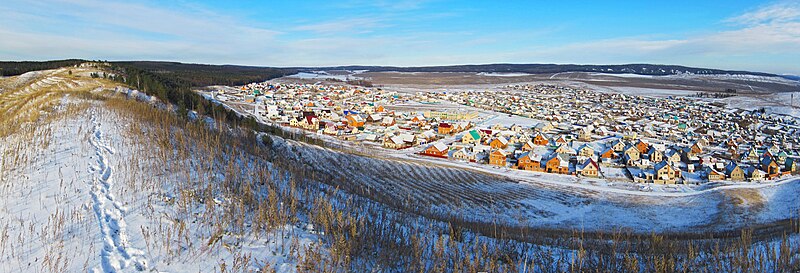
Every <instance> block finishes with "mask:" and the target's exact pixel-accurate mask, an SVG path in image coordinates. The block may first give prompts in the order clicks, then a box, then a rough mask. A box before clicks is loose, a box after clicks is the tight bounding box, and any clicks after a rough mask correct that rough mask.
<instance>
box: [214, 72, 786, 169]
mask: <svg viewBox="0 0 800 273" xmlns="http://www.w3.org/2000/svg"><path fill="white" fill-rule="evenodd" d="M208 96H210V97H211V98H213V99H214V100H217V101H220V102H222V103H225V104H226V105H229V106H231V105H237V106H238V107H240V108H241V109H243V110H245V111H246V112H247V113H250V114H253V115H255V116H256V117H257V118H258V119H259V120H262V121H266V122H272V123H277V124H280V125H282V126H287V127H294V128H298V129H301V130H306V131H310V132H313V133H316V134H321V135H328V136H331V137H336V138H338V139H340V140H341V141H350V142H361V143H372V144H374V145H375V146H378V145H380V146H382V147H383V148H384V149H382V150H383V151H385V152H386V153H391V152H393V151H394V150H405V149H414V151H415V153H416V154H418V155H419V156H425V157H429V158H437V159H441V160H452V161H460V162H473V163H478V164H486V165H487V166H494V167H498V168H512V169H519V170H524V171H530V172H544V173H554V174H562V175H575V176H583V177H591V178H607V179H624V180H628V181H630V180H632V181H634V182H640V183H656V184H677V183H681V184H701V183H707V182H714V181H725V180H727V181H741V182H745V181H766V180H773V179H777V178H780V177H782V176H788V175H792V174H797V172H798V168H797V165H798V161H800V143H798V142H799V141H800V123H799V121H798V119H797V118H794V117H791V116H786V115H776V114H765V113H763V111H746V110H741V109H730V108H725V107H724V105H723V104H719V103H716V102H714V101H712V100H701V99H696V98H687V97H667V98H650V97H642V96H629V95H623V94H616V93H613V94H612V93H602V92H597V91H592V90H585V89H579V88H572V87H565V86H558V85H545V84H537V85H532V84H525V85H510V86H505V87H504V88H503V89H502V90H493V91H463V92H418V93H415V94H409V93H398V92H389V91H385V90H382V89H380V88H368V87H358V86H349V85H321V84H290V83H273V82H264V83H253V84H248V85H245V86H240V87H236V88H235V89H228V90H217V91H214V92H211V93H210V94H208ZM441 103H448V104H455V105H460V106H461V107H457V108H454V109H452V108H447V109H445V108H444V107H442V108H441V109H440V107H436V106H437V105H439V104H441ZM481 113H495V115H496V116H506V115H508V116H520V117H526V118H528V120H530V121H531V122H527V123H520V124H502V123H491V121H492V120H491V119H489V120H484V118H485V115H484V114H481Z"/></svg>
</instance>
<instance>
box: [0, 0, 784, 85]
mask: <svg viewBox="0 0 800 273" xmlns="http://www.w3.org/2000/svg"><path fill="white" fill-rule="evenodd" d="M3 2H4V3H3V5H2V6H0V37H2V39H0V59H2V60H46V59H63V58H85V59H107V60H169V61H181V62H196V63H212V64H243V65H260V66H329V65H351V64H362V65H396V66H423V65H447V64H476V63H579V64H621V63H662V64H681V65H689V66H702V67H712V68H722V69H743V70H754V71H765V72H772V73H791V74H800V65H799V64H800V50H799V49H800V2H798V1H765V2H758V1H513V0H511V1H438V0H430V1H425V0H406V1H402V0H401V1H362V0H340V1H137V0H133V1H108V0H105V1H103V0H42V1H22V0H4V1H3Z"/></svg>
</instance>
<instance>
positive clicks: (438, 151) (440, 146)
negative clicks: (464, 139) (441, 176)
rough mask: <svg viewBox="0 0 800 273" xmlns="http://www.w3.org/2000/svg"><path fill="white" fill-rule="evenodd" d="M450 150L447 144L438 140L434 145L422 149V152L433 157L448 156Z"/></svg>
mask: <svg viewBox="0 0 800 273" xmlns="http://www.w3.org/2000/svg"><path fill="white" fill-rule="evenodd" d="M448 150H449V147H447V145H445V144H444V143H441V142H437V143H435V144H433V145H430V146H428V148H426V149H425V150H424V151H422V154H423V155H427V156H433V157H441V158H447V151H448Z"/></svg>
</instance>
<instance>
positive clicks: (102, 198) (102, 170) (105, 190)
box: [89, 112, 148, 273]
mask: <svg viewBox="0 0 800 273" xmlns="http://www.w3.org/2000/svg"><path fill="white" fill-rule="evenodd" d="M91 120H92V122H93V123H94V131H93V133H92V135H91V137H90V138H89V142H90V144H91V145H92V147H94V149H95V155H96V156H97V162H96V163H97V165H92V166H89V171H90V172H93V173H94V175H93V177H92V179H93V185H92V191H91V192H90V193H91V196H92V202H93V205H92V208H93V210H94V213H95V215H96V216H97V223H98V225H99V226H100V232H101V235H102V238H103V249H102V253H101V254H100V256H101V257H102V259H101V266H99V267H95V268H94V269H93V272H98V273H99V272H117V271H118V270H121V269H126V268H129V267H131V266H133V267H135V268H136V270H139V271H144V270H147V266H148V262H147V260H146V259H145V256H144V252H143V251H141V250H139V249H136V248H133V247H131V246H130V244H129V243H128V232H127V225H126V224H125V214H126V213H127V208H126V207H125V206H123V205H122V204H121V203H120V202H118V201H116V198H115V197H114V194H113V193H112V187H113V186H114V178H113V174H114V170H113V168H112V167H111V166H110V165H109V163H108V157H110V156H112V155H114V153H115V151H114V149H113V148H112V147H110V146H109V145H108V144H107V143H106V142H105V141H104V139H103V131H102V130H101V126H100V122H99V121H98V120H97V113H96V112H95V113H93V114H92V119H91Z"/></svg>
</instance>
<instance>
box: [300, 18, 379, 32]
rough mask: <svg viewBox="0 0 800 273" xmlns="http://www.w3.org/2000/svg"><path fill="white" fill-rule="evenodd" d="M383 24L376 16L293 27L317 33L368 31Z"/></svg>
mask: <svg viewBox="0 0 800 273" xmlns="http://www.w3.org/2000/svg"><path fill="white" fill-rule="evenodd" d="M382 26H384V24H383V20H381V19H377V18H349V19H337V20H332V21H327V22H322V23H315V24H308V25H302V26H298V27H295V28H294V30H299V31H311V32H315V33H319V34H347V33H369V32H372V30H373V29H374V28H377V27H382Z"/></svg>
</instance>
